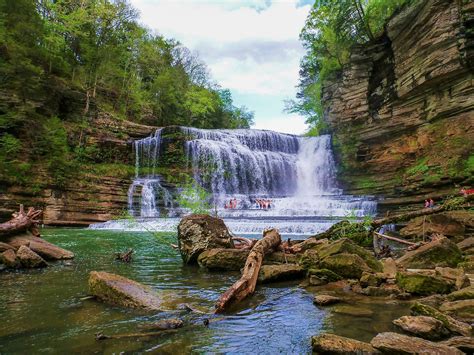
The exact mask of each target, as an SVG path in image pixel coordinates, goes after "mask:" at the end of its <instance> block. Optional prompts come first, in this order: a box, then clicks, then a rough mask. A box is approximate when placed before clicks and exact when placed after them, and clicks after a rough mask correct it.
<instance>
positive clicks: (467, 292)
mask: <svg viewBox="0 0 474 355" xmlns="http://www.w3.org/2000/svg"><path fill="white" fill-rule="evenodd" d="M446 298H447V299H448V300H449V301H457V300H472V299H474V285H471V286H469V287H466V288H462V289H460V290H458V291H454V292H452V293H450V294H449V295H448V296H446Z"/></svg>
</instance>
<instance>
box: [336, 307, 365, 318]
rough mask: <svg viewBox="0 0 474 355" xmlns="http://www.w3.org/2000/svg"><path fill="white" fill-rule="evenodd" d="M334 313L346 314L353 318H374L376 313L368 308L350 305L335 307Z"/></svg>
mask: <svg viewBox="0 0 474 355" xmlns="http://www.w3.org/2000/svg"><path fill="white" fill-rule="evenodd" d="M333 311H334V312H335V313H339V314H346V315H348V316H353V317H372V316H373V315H374V312H373V311H372V310H370V309H368V308H363V307H359V306H350V305H341V306H339V305H338V306H335V308H334V309H333Z"/></svg>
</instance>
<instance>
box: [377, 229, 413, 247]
mask: <svg viewBox="0 0 474 355" xmlns="http://www.w3.org/2000/svg"><path fill="white" fill-rule="evenodd" d="M374 234H375V235H376V236H378V237H380V238H385V239H388V240H393V241H394V242H398V243H401V244H406V245H415V244H416V243H413V242H409V241H407V240H404V239H400V238H395V237H391V236H389V235H385V234H382V233H379V232H374Z"/></svg>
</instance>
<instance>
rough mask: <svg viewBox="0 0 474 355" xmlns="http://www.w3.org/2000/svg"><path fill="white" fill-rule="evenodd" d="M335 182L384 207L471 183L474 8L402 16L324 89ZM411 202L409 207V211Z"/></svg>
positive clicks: (451, 5) (409, 11)
mask: <svg viewBox="0 0 474 355" xmlns="http://www.w3.org/2000/svg"><path fill="white" fill-rule="evenodd" d="M323 101H324V107H325V118H326V121H327V122H328V124H329V126H330V129H331V131H332V133H333V137H334V142H333V143H334V147H335V151H336V153H337V156H338V159H339V162H340V167H341V168H340V172H339V173H340V174H339V175H340V178H341V180H342V182H343V184H344V187H345V189H346V190H347V191H348V192H350V193H354V194H367V193H368V194H375V195H383V196H384V200H383V201H382V202H381V206H382V207H384V206H385V207H389V206H391V207H393V206H394V205H397V206H402V207H403V206H406V207H413V204H419V203H420V201H423V199H424V198H426V197H427V196H429V197H433V198H434V199H435V200H436V199H437V198H438V197H441V196H446V195H449V194H456V193H458V191H459V189H460V187H462V186H470V185H472V184H473V183H474V179H473V173H474V2H472V1H469V0H461V1H453V0H427V1H420V2H418V3H417V5H414V6H411V7H409V8H406V9H404V10H402V11H401V12H400V13H398V14H397V15H395V16H394V17H393V18H392V19H391V20H390V21H389V23H388V24H387V26H386V31H385V34H384V35H383V36H382V37H381V38H380V39H378V40H377V41H376V43H372V44H368V45H361V46H357V47H355V48H354V49H353V52H352V55H351V58H350V63H349V64H348V65H347V66H345V67H344V69H343V70H342V72H341V73H338V75H337V76H335V77H334V78H333V79H331V80H330V81H329V82H327V83H326V85H325V87H324V89H323ZM410 205H411V206H410Z"/></svg>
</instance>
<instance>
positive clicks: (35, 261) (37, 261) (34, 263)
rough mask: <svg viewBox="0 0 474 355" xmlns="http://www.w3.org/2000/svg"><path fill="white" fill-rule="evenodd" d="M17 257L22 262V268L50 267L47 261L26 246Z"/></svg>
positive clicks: (19, 251) (21, 248)
mask: <svg viewBox="0 0 474 355" xmlns="http://www.w3.org/2000/svg"><path fill="white" fill-rule="evenodd" d="M16 257H17V258H18V260H19V261H20V264H21V266H22V267H25V268H31V269H33V268H39V267H45V266H48V264H47V263H46V261H45V260H44V259H43V258H42V257H41V256H39V255H38V254H36V253H35V252H34V251H33V250H31V249H30V248H28V247H27V246H25V245H22V246H21V247H20V248H19V249H18V251H17V252H16Z"/></svg>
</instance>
